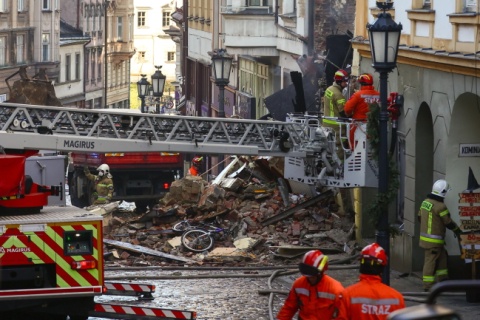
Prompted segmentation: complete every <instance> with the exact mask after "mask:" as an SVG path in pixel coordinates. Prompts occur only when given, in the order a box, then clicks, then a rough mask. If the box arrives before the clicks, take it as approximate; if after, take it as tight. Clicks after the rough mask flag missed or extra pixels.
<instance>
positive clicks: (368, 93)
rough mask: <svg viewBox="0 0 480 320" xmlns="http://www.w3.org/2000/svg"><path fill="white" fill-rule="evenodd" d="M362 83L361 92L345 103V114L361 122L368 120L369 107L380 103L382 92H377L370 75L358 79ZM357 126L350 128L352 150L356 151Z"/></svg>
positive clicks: (366, 74) (364, 74)
mask: <svg viewBox="0 0 480 320" xmlns="http://www.w3.org/2000/svg"><path fill="white" fill-rule="evenodd" d="M358 83H360V90H359V91H357V92H355V93H354V94H353V95H352V96H351V97H350V99H349V100H348V101H347V102H346V103H345V108H344V111H345V114H346V115H347V116H348V117H350V118H352V119H354V120H360V121H366V120H367V113H368V112H369V111H370V110H369V107H368V105H369V104H371V103H375V102H379V101H380V92H378V91H377V90H375V87H374V86H373V76H372V75H371V74H369V73H363V74H361V75H360V76H359V77H358ZM355 130H357V126H356V124H353V125H352V126H351V127H350V137H349V142H350V148H351V149H354V148H355V145H354V141H355Z"/></svg>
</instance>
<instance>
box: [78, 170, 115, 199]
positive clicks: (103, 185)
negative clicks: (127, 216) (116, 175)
mask: <svg viewBox="0 0 480 320" xmlns="http://www.w3.org/2000/svg"><path fill="white" fill-rule="evenodd" d="M85 176H86V177H87V179H89V180H92V181H94V182H95V191H96V192H97V194H98V198H102V199H106V198H107V197H110V199H112V197H113V180H112V178H111V177H112V176H111V175H110V174H107V175H105V176H102V177H100V176H97V175H94V174H91V173H86V174H85Z"/></svg>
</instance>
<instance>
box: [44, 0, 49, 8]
mask: <svg viewBox="0 0 480 320" xmlns="http://www.w3.org/2000/svg"><path fill="white" fill-rule="evenodd" d="M42 10H50V0H42Z"/></svg>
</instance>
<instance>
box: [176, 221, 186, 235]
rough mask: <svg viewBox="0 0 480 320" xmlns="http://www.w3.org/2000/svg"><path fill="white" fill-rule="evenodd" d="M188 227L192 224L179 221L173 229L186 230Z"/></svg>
mask: <svg viewBox="0 0 480 320" xmlns="http://www.w3.org/2000/svg"><path fill="white" fill-rule="evenodd" d="M188 227H190V224H189V223H188V222H187V221H180V222H179V223H176V224H175V225H174V226H173V227H172V230H173V231H175V232H179V233H181V232H183V231H185V230H186V229H187V228H188Z"/></svg>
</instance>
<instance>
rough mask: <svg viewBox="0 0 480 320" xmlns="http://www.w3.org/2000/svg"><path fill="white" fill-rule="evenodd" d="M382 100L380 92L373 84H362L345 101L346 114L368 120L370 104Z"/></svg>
mask: <svg viewBox="0 0 480 320" xmlns="http://www.w3.org/2000/svg"><path fill="white" fill-rule="evenodd" d="M379 101H380V92H378V91H377V90H375V88H374V87H373V86H362V87H361V88H360V90H359V91H357V92H355V93H354V94H353V95H352V96H351V97H350V99H348V101H347V102H346V103H345V108H344V111H345V114H346V115H347V116H348V117H350V118H353V119H355V120H367V112H368V111H369V107H368V105H369V104H371V103H374V102H379Z"/></svg>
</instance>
